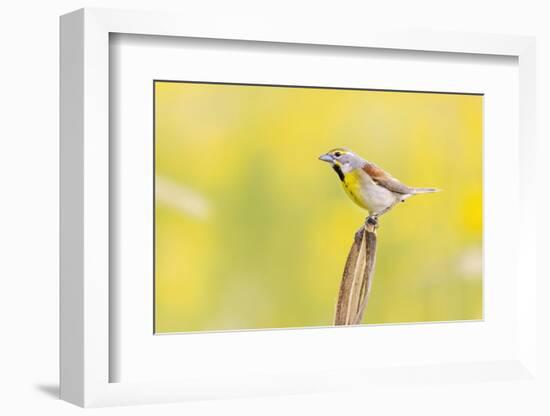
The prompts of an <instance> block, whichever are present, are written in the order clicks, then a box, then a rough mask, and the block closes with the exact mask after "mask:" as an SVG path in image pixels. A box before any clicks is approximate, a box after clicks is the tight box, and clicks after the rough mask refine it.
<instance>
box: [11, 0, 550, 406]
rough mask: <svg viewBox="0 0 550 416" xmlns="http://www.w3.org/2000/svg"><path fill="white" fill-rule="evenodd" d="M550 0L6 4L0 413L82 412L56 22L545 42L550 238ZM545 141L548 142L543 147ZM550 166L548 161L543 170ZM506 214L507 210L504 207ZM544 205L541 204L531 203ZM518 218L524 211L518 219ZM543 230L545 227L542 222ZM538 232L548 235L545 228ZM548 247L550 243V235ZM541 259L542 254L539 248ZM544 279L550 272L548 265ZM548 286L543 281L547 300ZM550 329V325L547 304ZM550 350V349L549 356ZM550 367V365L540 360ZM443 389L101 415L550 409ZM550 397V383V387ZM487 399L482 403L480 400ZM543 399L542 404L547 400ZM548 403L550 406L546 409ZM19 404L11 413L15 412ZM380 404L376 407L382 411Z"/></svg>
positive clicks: (541, 100) (507, 394)
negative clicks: (68, 372)
mask: <svg viewBox="0 0 550 416" xmlns="http://www.w3.org/2000/svg"><path fill="white" fill-rule="evenodd" d="M545 3H547V2H545V1H529V0H523V1H508V2H506V1H504V0H495V1H493V0H488V1H480V0H477V1H475V0H474V1H471V0H459V1H458V0H457V1H441V0H440V1H436V0H434V1H430V0H414V1H406V0H403V1H393V2H390V1H384V0H377V1H370V0H363V1H357V2H351V1H344V0H339V1H336V0H335V1H332V2H330V3H329V2H322V1H320V0H317V1H300V2H298V1H297V0H294V1H291V0H288V1H286V0H284V1H283V0H277V1H276V0H270V1H268V2H261V1H252V0H251V1H245V0H242V1H241V0H233V1H230V2H228V1H226V2H223V1H217V2H216V1H200V2H199V1H196V2H189V1H162V0H157V1H152V0H149V1H144V0H140V1H130V0H113V1H97V0H89V1H88V2H80V1H68V0H50V1H37V0H35V1H32V0H20V1H12V2H9V3H8V2H4V3H3V4H2V8H1V9H0V31H1V37H0V39H1V41H0V42H1V45H2V47H1V49H0V53H1V57H2V61H1V64H0V73H1V75H2V76H1V77H0V81H1V82H2V86H1V88H0V109H1V111H0V114H1V115H2V117H1V119H0V120H1V124H0V132H1V133H0V140H1V144H2V146H1V147H0V172H1V176H0V177H1V178H2V182H1V184H2V192H1V195H2V199H1V204H0V210H1V215H0V235H1V240H0V241H1V245H2V246H1V251H0V253H2V254H1V257H0V259H1V262H0V266H1V267H2V269H1V270H2V272H1V278H2V280H1V281H2V283H4V284H3V286H2V290H1V292H0V293H1V295H0V316H1V322H2V327H3V328H2V329H3V330H2V342H0V352H1V354H0V376H1V381H0V384H1V386H0V413H2V414H6V415H11V414H13V415H17V414H37V413H38V412H40V414H61V415H64V414H73V413H77V412H79V411H80V409H78V408H76V407H74V406H71V405H68V404H66V403H64V402H60V401H58V400H55V399H54V395H56V394H57V393H56V390H57V366H58V357H57V354H58V352H57V348H58V340H57V338H58V326H57V319H58V307H57V301H58V282H57V279H58V277H57V273H58V264H57V263H58V260H57V256H58V247H57V246H58V238H57V237H58V235H57V233H58V232H57V227H58V202H57V199H58V184H57V182H58V166H57V165H58V84H59V83H58V60H59V54H58V52H59V48H58V16H59V15H60V14H63V13H66V12H69V11H71V10H74V9H77V8H80V7H83V6H95V7H117V8H135V9H161V10H181V11H184V12H187V13H196V14H197V15H203V16H208V14H209V13H224V14H227V16H228V17H227V18H228V19H230V18H231V17H230V16H231V14H235V13H243V12H244V13H247V14H251V15H255V14H257V15H265V16H269V18H271V19H274V20H279V21H281V25H283V26H284V21H285V20H286V19H291V20H296V21H298V22H303V25H304V30H307V27H308V25H310V24H316V25H319V24H321V25H327V26H334V25H359V26H368V25H376V26H384V27H403V26H405V27H418V28H433V29H441V30H457V31H475V32H491V33H513V34H525V35H536V36H537V37H538V105H539V108H538V115H539V117H538V119H539V142H540V147H539V166H540V168H539V169H540V170H539V174H538V178H539V188H540V190H541V194H542V197H541V203H540V204H539V207H538V210H539V213H540V216H541V227H543V226H544V230H546V231H548V219H547V218H546V217H543V216H542V214H546V213H547V212H548V205H549V204H548V197H546V194H547V193H548V190H547V189H548V186H547V185H546V183H545V182H546V181H549V180H550V175H549V171H550V169H549V168H548V167H547V162H546V159H547V158H548V155H549V152H548V150H549V147H550V146H549V144H548V140H547V139H548V138H549V136H550V135H549V133H550V131H549V125H548V123H547V124H546V125H543V122H544V121H545V119H546V118H547V117H548V115H549V114H550V98H549V97H550V88H549V82H550V75H548V74H550V29H549V17H550V13H549V12H548V11H547V10H546V8H545V6H546V4H545ZM542 138H545V139H546V140H543V139H542ZM542 164H545V165H546V166H542ZM503 209H506V207H503ZM533 209H534V210H535V209H537V207H534V208H533ZM510 215H511V216H513V215H514V213H510ZM543 223H544V224H543ZM540 234H543V233H542V232H540ZM540 241H541V242H542V243H543V244H541V245H540V246H539V247H543V246H546V247H547V248H548V247H550V245H549V244H548V243H549V238H548V233H546V235H545V236H543V237H540ZM539 250H540V251H541V254H542V248H539ZM542 266H544V267H545V269H546V270H545V273H544V275H545V276H550V273H548V271H549V270H548V266H546V265H541V267H542ZM549 288H550V285H549V284H548V283H547V282H546V281H542V282H541V284H540V285H539V288H538V291H539V293H541V297H540V300H541V301H542V300H545V296H544V293H549ZM541 308H542V309H543V311H544V312H545V316H546V317H547V318H545V320H544V322H539V325H540V327H541V328H543V327H544V328H550V325H549V319H548V317H550V313H549V308H548V306H546V304H545V303H542V302H541ZM548 332H549V331H545V332H543V331H541V338H542V339H543V344H542V348H541V352H543V351H545V350H546V351H550V346H549V342H548V341H549V336H548V334H547V333H548ZM546 354H547V353H546ZM541 355H542V357H541V359H542V360H543V363H544V365H545V368H546V370H547V371H546V374H550V371H548V368H549V367H548V359H547V358H546V357H545V356H544V355H543V354H541ZM438 390H439V394H438V395H436V396H434V395H433V394H429V395H427V394H425V390H424V389H423V388H420V387H419V388H418V389H410V388H409V389H407V390H405V389H399V388H391V389H390V388H388V391H387V394H382V395H378V396H377V397H372V396H370V395H369V392H365V394H364V395H361V396H357V395H351V394H346V393H338V394H336V393H335V394H332V395H324V396H305V397H303V396H302V397H284V398H269V399H255V400H233V401H217V402H208V403H188V404H177V405H163V406H157V407H154V408H151V407H150V406H142V407H139V408H118V409H102V410H98V411H96V412H98V413H100V414H135V413H137V414H148V413H149V412H155V413H157V414H178V415H181V414H184V413H185V414H200V415H202V414H219V413H222V412H224V413H230V414H231V413H239V414H281V413H289V414H299V413H302V414H309V413H313V412H315V413H317V414H327V415H329V414H330V415H334V414H345V413H346V412H352V411H353V412H359V413H360V414H362V413H368V412H369V410H371V413H374V414H392V413H399V414H403V413H405V412H406V413H407V414H417V413H418V414H424V413H426V412H425V410H427V409H431V410H432V411H433V410H436V409H439V410H440V412H441V413H442V414H450V415H453V414H457V415H458V414H460V415H463V414H465V413H468V414H484V413H487V414H520V413H522V414H529V415H535V414H550V412H549V409H550V406H549V405H548V404H546V403H547V402H546V400H544V396H543V392H541V391H534V390H532V389H531V388H530V387H529V385H528V384H527V385H525V386H524V387H520V388H519V389H518V387H515V386H512V385H507V384H505V383H500V384H497V385H494V386H490V388H488V389H483V391H480V390H479V389H478V388H476V386H468V385H454V386H439V387H438ZM548 390H549V391H550V388H549V389H548ZM478 401H479V402H480V403H477V402H478ZM543 403H544V404H543ZM543 406H544V408H545V410H543ZM8 409H9V410H8ZM374 409H377V410H376V411H374Z"/></svg>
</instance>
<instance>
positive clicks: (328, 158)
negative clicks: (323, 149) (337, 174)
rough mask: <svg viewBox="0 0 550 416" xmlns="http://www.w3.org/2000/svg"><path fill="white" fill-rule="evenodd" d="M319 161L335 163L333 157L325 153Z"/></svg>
mask: <svg viewBox="0 0 550 416" xmlns="http://www.w3.org/2000/svg"><path fill="white" fill-rule="evenodd" d="M319 160H322V161H323V162H329V163H332V162H334V158H333V157H332V155H329V154H328V153H325V154H324V155H321V156H319Z"/></svg>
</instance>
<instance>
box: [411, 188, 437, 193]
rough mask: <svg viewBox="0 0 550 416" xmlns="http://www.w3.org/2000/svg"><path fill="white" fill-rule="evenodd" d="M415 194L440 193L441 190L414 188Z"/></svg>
mask: <svg viewBox="0 0 550 416" xmlns="http://www.w3.org/2000/svg"><path fill="white" fill-rule="evenodd" d="M413 191H414V194H429V193H432V192H439V191H441V189H437V188H413Z"/></svg>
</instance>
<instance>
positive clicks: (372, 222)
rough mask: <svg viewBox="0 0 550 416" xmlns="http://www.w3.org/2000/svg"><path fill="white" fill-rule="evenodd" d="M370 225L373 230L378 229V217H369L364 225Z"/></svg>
mask: <svg viewBox="0 0 550 416" xmlns="http://www.w3.org/2000/svg"><path fill="white" fill-rule="evenodd" d="M369 224H370V225H372V226H373V227H374V228H378V217H377V216H376V215H369V216H368V217H367V219H366V220H365V225H369Z"/></svg>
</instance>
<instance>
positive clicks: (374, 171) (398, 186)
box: [363, 162, 412, 194]
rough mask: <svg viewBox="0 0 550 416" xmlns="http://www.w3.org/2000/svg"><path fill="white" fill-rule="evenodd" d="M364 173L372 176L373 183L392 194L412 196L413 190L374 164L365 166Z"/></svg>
mask: <svg viewBox="0 0 550 416" xmlns="http://www.w3.org/2000/svg"><path fill="white" fill-rule="evenodd" d="M363 171H365V172H366V174H367V175H369V176H370V178H371V179H372V181H373V182H374V183H375V184H377V185H378V186H382V187H384V188H386V189H387V190H389V191H391V192H395V193H397V194H410V193H411V192H412V190H411V188H409V187H408V186H407V185H403V184H402V183H401V182H399V181H398V180H397V179H395V178H394V177H393V176H391V175H390V174H389V173H387V172H385V171H384V170H383V169H381V168H379V167H378V166H376V165H375V164H374V163H370V162H367V163H365V165H364V166H363Z"/></svg>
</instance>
